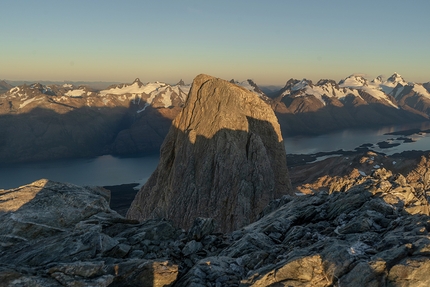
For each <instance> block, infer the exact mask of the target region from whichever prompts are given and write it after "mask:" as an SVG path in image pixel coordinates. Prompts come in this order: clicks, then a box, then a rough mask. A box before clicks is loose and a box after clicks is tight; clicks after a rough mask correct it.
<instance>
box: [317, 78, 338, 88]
mask: <svg viewBox="0 0 430 287" xmlns="http://www.w3.org/2000/svg"><path fill="white" fill-rule="evenodd" d="M324 85H332V86H337V83H336V81H335V80H330V79H321V80H319V81H318V82H317V83H316V86H324Z"/></svg>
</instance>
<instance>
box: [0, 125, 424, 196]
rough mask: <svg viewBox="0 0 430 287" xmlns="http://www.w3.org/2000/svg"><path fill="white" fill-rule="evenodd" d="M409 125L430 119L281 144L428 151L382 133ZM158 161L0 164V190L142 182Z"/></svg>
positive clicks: (418, 140)
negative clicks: (47, 183)
mask: <svg viewBox="0 0 430 287" xmlns="http://www.w3.org/2000/svg"><path fill="white" fill-rule="evenodd" d="M412 128H419V129H421V130H426V129H430V122H426V123H421V124H414V125H398V126H386V127H378V128H366V129H346V130H341V131H337V132H333V133H328V134H324V135H318V136H294V137H288V138H286V139H285V140H284V143H285V149H286V151H287V153H289V154H312V153H317V152H328V151H336V150H339V149H343V150H354V149H355V148H356V147H358V146H360V145H362V144H367V143H369V144H373V145H374V146H373V147H372V149H373V150H375V151H379V152H383V153H385V154H388V155H390V154H393V153H397V152H402V151H406V150H430V134H422V135H413V136H408V137H409V138H412V139H414V140H415V142H412V143H403V141H399V140H395V138H398V137H399V136H393V135H384V134H386V133H390V132H396V131H401V130H408V129H412ZM391 139H394V140H391ZM381 141H390V142H391V143H396V142H398V143H401V145H399V146H396V147H392V148H388V149H381V148H379V147H378V146H377V145H376V144H377V143H378V142H381ZM158 160H159V156H158V155H151V156H144V157H135V158H127V157H125V158H123V157H114V156H111V155H105V156H100V157H97V158H91V159H68V160H56V161H47V162H36V163H21V164H10V165H3V166H0V189H9V188H14V187H19V186H21V185H24V184H27V183H30V182H33V181H35V180H38V179H41V178H48V179H50V180H54V181H60V182H69V183H73V184H77V185H98V186H107V185H119V184H124V183H140V184H143V183H144V182H146V180H147V179H148V177H149V176H150V175H151V173H152V172H153V171H154V169H155V168H156V166H157V164H158Z"/></svg>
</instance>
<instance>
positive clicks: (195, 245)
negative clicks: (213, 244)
mask: <svg viewBox="0 0 430 287" xmlns="http://www.w3.org/2000/svg"><path fill="white" fill-rule="evenodd" d="M202 248H203V244H202V243H201V242H197V241H195V240H191V241H190V242H188V243H187V244H185V247H184V248H183V249H182V253H183V254H184V256H189V255H191V254H193V253H197V252H198V251H200V250H201V249H202Z"/></svg>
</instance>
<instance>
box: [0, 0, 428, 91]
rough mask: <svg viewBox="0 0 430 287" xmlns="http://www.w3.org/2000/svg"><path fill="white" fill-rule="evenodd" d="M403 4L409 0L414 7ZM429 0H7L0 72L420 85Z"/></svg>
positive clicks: (85, 78) (0, 75)
mask: <svg viewBox="0 0 430 287" xmlns="http://www.w3.org/2000/svg"><path fill="white" fill-rule="evenodd" d="M412 3H413V4H412ZM428 8H430V2H428V1H424V0H417V1H414V2H411V3H408V4H405V2H404V1H398V0H395V1H378V2H375V1H370V0H363V1H360V2H359V3H357V2H348V1H337V0H333V1H316V0H308V1H298V0H292V1H265V2H262V1H233V2H232V1H217V2H212V1H196V0H185V1H157V2H154V1H136V0H130V1H123V2H117V1H81V0H78V1H73V2H59V1H55V0H41V1H30V2H28V1H16V0H13V1H12V0H5V1H4V2H3V3H2V10H1V11H0V23H1V24H2V26H3V27H5V29H4V31H2V37H1V40H0V43H1V47H2V53H1V55H0V67H2V69H1V70H0V79H5V80H10V81H71V82H120V83H129V82H132V81H133V80H134V79H135V78H140V79H141V80H142V82H152V81H162V82H166V83H176V82H178V81H179V80H180V79H183V80H184V81H185V82H186V83H191V81H192V79H193V78H194V77H195V76H196V75H198V74H200V73H205V74H210V75H213V76H216V77H219V78H223V79H226V80H229V79H232V78H234V79H235V80H239V81H243V80H246V79H253V80H254V81H255V82H256V83H257V84H259V85H277V86H279V85H284V84H285V82H286V81H287V80H288V79H290V78H296V79H303V78H307V79H310V80H312V81H318V80H319V79H322V78H324V79H333V80H335V81H339V80H341V79H343V78H345V77H347V76H349V75H351V74H355V73H363V74H365V75H366V77H367V78H375V77H377V76H379V75H383V76H385V77H386V78H387V77H389V76H390V75H392V74H393V73H394V72H398V73H399V74H401V75H402V76H403V77H404V78H405V79H406V80H407V81H412V82H428V81H430V57H428V47H430V39H429V38H428V37H426V35H427V33H428V27H430V18H429V17H428V15H427V11H428V10H429V9H428Z"/></svg>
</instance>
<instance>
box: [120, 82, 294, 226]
mask: <svg viewBox="0 0 430 287" xmlns="http://www.w3.org/2000/svg"><path fill="white" fill-rule="evenodd" d="M284 194H292V189H291V184H290V181H289V177H288V170H287V166H286V155H285V148H284V145H283V140H282V135H281V131H280V127H279V124H278V122H277V119H276V116H275V114H274V113H273V110H272V109H271V108H270V106H269V105H267V104H266V103H265V102H264V101H263V100H261V99H260V98H259V97H258V96H257V95H256V94H254V93H252V92H250V91H248V90H246V89H244V88H242V87H239V86H236V85H234V84H231V83H229V82H227V81H224V80H221V79H217V78H213V77H210V76H207V75H199V76H197V77H196V78H195V79H194V82H193V85H192V88H191V90H190V92H189V95H188V98H187V101H186V103H185V107H184V109H183V110H182V111H181V113H180V114H179V115H178V116H177V117H176V118H175V120H174V121H173V122H172V127H171V129H170V131H169V133H168V135H167V136H166V139H165V140H164V143H163V146H162V148H161V155H160V163H159V165H158V167H157V169H156V170H155V171H154V173H153V174H152V175H151V177H150V178H149V180H148V182H147V183H146V184H145V185H144V187H143V188H142V189H141V190H140V191H139V192H138V194H137V195H136V197H135V199H134V201H133V202H132V204H131V207H130V209H129V210H128V212H127V218H131V219H137V220H145V219H148V218H169V219H171V220H173V221H174V222H175V224H177V225H178V226H180V227H182V228H185V229H189V228H190V227H191V226H192V224H193V221H194V219H195V218H196V217H206V218H216V220H217V230H218V231H224V232H225V231H233V230H235V229H238V228H240V227H243V226H245V225H246V224H249V223H251V222H253V221H255V220H256V219H257V216H258V214H259V213H260V212H261V211H262V210H263V209H264V207H265V206H266V205H267V204H268V203H269V202H270V201H271V200H273V199H276V198H278V197H281V196H282V195H284Z"/></svg>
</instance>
